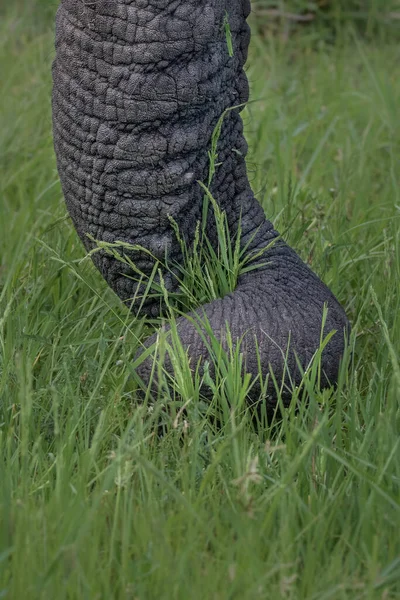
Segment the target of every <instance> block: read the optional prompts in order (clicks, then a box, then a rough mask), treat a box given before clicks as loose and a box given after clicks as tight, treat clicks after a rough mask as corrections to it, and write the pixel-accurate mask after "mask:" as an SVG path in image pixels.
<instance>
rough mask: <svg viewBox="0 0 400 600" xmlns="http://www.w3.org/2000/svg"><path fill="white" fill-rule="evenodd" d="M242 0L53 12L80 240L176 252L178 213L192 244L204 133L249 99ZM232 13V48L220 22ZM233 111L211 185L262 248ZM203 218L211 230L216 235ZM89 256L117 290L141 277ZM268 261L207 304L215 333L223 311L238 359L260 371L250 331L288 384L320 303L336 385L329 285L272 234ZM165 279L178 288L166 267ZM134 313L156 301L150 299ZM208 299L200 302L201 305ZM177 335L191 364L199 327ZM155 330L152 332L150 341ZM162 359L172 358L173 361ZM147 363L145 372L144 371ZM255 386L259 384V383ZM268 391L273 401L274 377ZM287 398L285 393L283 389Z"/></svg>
mask: <svg viewBox="0 0 400 600" xmlns="http://www.w3.org/2000/svg"><path fill="white" fill-rule="evenodd" d="M249 12H250V2H249V0H91V1H89V0H63V1H62V2H61V6H60V8H59V10H58V14H57V27H56V50H57V55H56V59H55V62H54V67H53V78H54V90H53V125H54V141H55V149H56V154H57V161H58V170H59V174H60V178H61V182H62V187H63V191H64V196H65V199H66V202H67V206H68V210H69V213H70V215H71V217H72V220H73V222H74V225H75V227H76V229H77V232H78V234H79V236H80V238H81V239H82V241H83V243H84V245H85V247H86V248H87V249H88V250H89V249H91V248H92V243H91V242H90V240H89V239H88V237H87V234H91V235H92V236H93V237H94V238H95V239H97V240H104V241H107V242H114V241H125V242H129V243H130V244H140V245H141V246H143V247H145V248H147V249H148V250H150V251H151V252H152V253H153V254H154V255H155V256H156V257H158V258H160V259H161V260H163V259H165V256H166V255H167V257H168V261H169V263H170V264H171V263H174V262H180V261H181V253H180V247H179V245H178V243H177V241H176V238H175V234H174V232H173V230H172V228H171V225H170V221H169V219H168V216H169V215H170V216H172V217H173V218H174V219H175V220H176V222H177V223H178V225H179V228H180V231H181V232H182V233H183V234H184V236H185V238H186V240H188V241H189V242H190V241H192V240H193V238H194V230H195V226H196V223H197V221H199V220H200V219H201V213H202V203H203V192H202V190H201V189H200V186H199V184H198V183H197V181H198V180H202V181H205V182H206V181H207V179H208V171H209V159H208V155H207V151H208V150H209V149H210V142H211V136H212V133H213V131H214V128H215V126H216V123H217V121H218V119H219V117H220V116H221V115H222V113H223V112H224V111H225V109H227V108H230V107H233V106H237V105H240V104H243V103H245V102H246V101H247V100H248V83H247V78H246V75H245V73H244V70H243V66H244V64H245V62H246V57H247V48H248V44H249V39H250V32H249V27H248V25H247V23H246V17H247V16H248V14H249ZM226 13H227V14H228V19H229V24H230V29H231V32H232V42H233V50H234V52H233V57H230V56H229V50H228V45H227V40H226V34H225V31H224V26H223V24H224V18H225V15H226ZM239 113H240V111H239V109H235V110H233V111H231V112H229V113H228V114H227V116H226V118H225V121H224V126H223V129H222V133H221V137H220V140H219V143H218V162H219V163H221V166H220V167H218V168H217V171H216V174H215V176H214V179H213V183H212V186H211V191H212V193H213V195H214V197H215V198H216V200H217V201H218V203H219V205H220V207H221V208H222V209H223V210H225V211H226V213H227V216H228V219H229V226H230V228H231V232H235V231H236V229H237V225H238V220H239V216H240V214H241V215H242V222H241V226H242V231H243V234H242V244H243V245H244V244H246V243H247V242H248V241H249V239H251V238H252V236H253V239H252V242H251V245H250V248H249V250H256V249H258V248H263V247H265V246H266V245H267V244H268V243H269V242H271V241H272V240H273V239H275V238H277V236H278V234H277V232H276V231H275V230H274V229H273V226H272V224H271V223H270V222H269V221H268V220H266V218H265V216H264V212H263V210H262V208H261V206H260V204H259V203H258V202H257V200H256V199H255V197H254V195H253V193H252V191H251V188H250V185H249V182H248V178H247V174H246V165H245V156H246V152H247V145H246V141H245V139H244V137H243V127H242V120H241V117H240V114H239ZM212 223H213V219H209V225H208V230H207V235H208V236H209V238H210V239H211V240H212V242H213V243H214V244H215V245H216V231H215V227H213V225H212ZM132 258H133V260H134V261H135V262H136V263H137V265H138V266H139V267H140V268H141V269H142V270H143V271H144V272H145V273H148V274H150V273H151V271H152V267H153V263H152V262H151V260H149V257H148V256H147V255H146V254H144V253H140V252H139V251H138V252H136V253H135V254H134V255H133V256H132ZM93 260H94V262H95V264H96V266H97V267H98V269H99V270H100V272H101V273H102V275H103V276H104V277H105V279H106V280H107V282H108V283H109V285H110V286H111V287H112V288H113V290H114V291H115V292H116V293H117V294H118V295H119V296H120V298H122V299H123V300H124V301H126V302H129V300H130V299H131V298H132V297H134V295H135V293H137V291H138V290H137V289H136V288H137V284H135V282H134V281H133V280H132V279H129V278H127V277H126V272H127V271H125V274H124V267H123V265H121V263H120V262H117V261H115V260H114V259H112V258H111V257H110V256H108V255H106V254H104V253H97V254H95V255H94V256H93ZM262 262H263V263H265V262H268V265H267V266H263V267H260V268H259V269H257V270H255V271H252V272H250V273H247V274H243V275H242V276H241V277H240V279H239V282H238V285H237V288H236V290H235V291H234V292H233V293H231V294H228V295H227V296H225V297H224V298H223V299H220V300H216V301H214V302H211V303H209V304H206V305H204V306H203V307H202V309H200V310H199V311H198V314H200V315H202V314H204V313H205V314H206V316H207V318H208V320H209V322H210V324H211V325H212V328H213V331H214V333H215V334H217V336H219V337H220V338H221V339H223V337H224V331H225V329H226V328H225V323H226V322H228V324H229V326H230V330H231V333H232V338H233V339H234V340H237V339H240V338H242V337H243V342H242V346H241V348H242V350H243V351H244V358H245V363H246V369H247V371H248V372H250V373H252V374H253V375H257V374H258V363H257V357H256V354H257V353H256V351H255V347H256V344H255V340H257V345H258V352H259V354H260V356H261V364H262V368H263V373H264V375H266V374H267V373H268V372H269V371H270V369H272V370H273V372H274V374H275V377H276V378H277V381H278V383H281V382H282V378H283V365H284V355H285V354H286V351H287V346H288V340H289V336H290V348H289V352H288V356H287V360H288V367H289V371H290V372H291V375H292V378H293V380H294V382H298V381H299V377H300V373H299V370H298V368H297V366H296V358H295V354H296V355H297V357H298V359H299V361H300V363H301V365H302V367H303V368H305V367H306V366H307V365H308V363H309V361H310V359H311V358H312V356H313V354H314V353H315V351H316V349H317V348H318V346H319V343H320V336H321V319H322V312H323V306H324V303H326V304H327V306H328V308H329V312H328V318H327V321H326V327H325V332H324V333H325V334H327V333H328V332H330V331H331V330H335V331H336V333H335V335H334V336H333V338H332V340H331V341H330V343H329V344H328V346H327V348H326V350H325V351H324V355H323V365H322V366H323V371H324V379H323V382H322V383H323V384H324V385H325V384H327V383H328V382H331V383H334V382H335V381H336V379H337V376H338V368H339V362H340V358H341V356H342V354H343V349H344V338H345V336H344V331H345V330H346V329H347V327H348V322H347V319H346V316H345V314H344V312H343V310H342V308H341V306H340V305H339V304H338V302H337V300H336V299H335V298H334V296H333V295H332V293H331V292H330V291H329V290H328V288H327V287H326V286H325V285H324V284H323V283H322V282H321V281H320V280H319V279H318V278H317V277H316V275H314V273H312V271H311V270H310V269H309V268H308V267H307V266H306V265H305V264H304V263H303V262H302V261H301V259H300V258H299V257H298V256H297V254H296V253H295V252H294V251H293V250H292V249H291V248H289V247H288V246H287V245H286V244H285V243H284V242H283V241H281V240H280V239H278V240H277V241H276V243H275V244H273V246H272V247H271V248H270V250H268V252H267V254H266V256H264V257H263V258H262ZM164 277H165V280H166V285H167V287H168V289H169V290H171V291H173V290H174V289H176V287H177V283H176V281H175V280H174V277H173V276H172V275H171V274H170V273H165V274H164ZM142 311H143V312H144V313H145V314H147V315H149V316H152V317H154V316H157V315H158V314H159V312H160V301H159V300H158V301H155V300H148V301H147V303H146V304H145V305H144V307H143V309H142ZM203 311H204V312H203ZM179 334H180V338H181V340H182V341H183V343H184V345H185V346H186V347H188V348H189V353H190V356H191V359H192V364H193V365H195V364H196V363H197V361H198V359H199V358H201V357H202V358H206V357H207V350H206V347H205V344H204V342H203V341H202V338H201V336H200V335H199V333H198V331H197V329H196V328H195V327H194V326H193V324H191V323H190V322H189V321H188V320H187V319H186V318H185V317H182V318H181V319H180V320H179ZM150 341H152V340H150ZM167 365H169V368H171V365H170V363H169V361H168V359H167ZM150 366H151V365H150V361H147V362H145V363H144V364H143V365H142V367H141V369H140V375H141V376H142V377H143V378H144V380H146V379H147V378H148V377H149V369H150ZM254 390H255V392H254V393H256V392H257V388H254ZM268 391H269V394H268V396H267V398H266V402H267V407H268V408H269V409H270V408H271V407H273V405H274V402H275V401H276V400H275V393H274V389H273V385H272V383H271V385H270V387H269V390H268ZM285 398H286V399H287V400H289V399H290V391H289V390H288V391H287V392H286V394H285Z"/></svg>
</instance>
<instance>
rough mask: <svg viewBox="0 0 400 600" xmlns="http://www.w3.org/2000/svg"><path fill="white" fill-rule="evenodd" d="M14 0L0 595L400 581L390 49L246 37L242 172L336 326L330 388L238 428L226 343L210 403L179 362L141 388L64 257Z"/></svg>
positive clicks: (89, 286) (283, 589) (300, 593)
mask: <svg viewBox="0 0 400 600" xmlns="http://www.w3.org/2000/svg"><path fill="white" fill-rule="evenodd" d="M13 6H14V5H13ZM13 6H10V8H9V9H7V10H6V15H5V18H3V19H2V20H1V21H0V40H1V41H0V44H1V45H0V72H1V74H2V76H1V94H0V119H1V122H0V153H1V159H0V160H1V163H0V166H1V179H0V186H1V202H0V452H1V460H0V482H1V483H0V597H1V598H11V599H13V600H14V599H18V600H19V599H20V598H32V599H34V598H41V599H42V598H43V599H44V598H45V599H47V598H49V599H54V598H57V600H58V599H63V598H68V599H70V598H74V599H75V598H76V599H80V598H88V599H90V600H92V599H95V598H124V599H125V598H132V599H141V600H142V599H147V598H178V599H181V598H182V599H185V600H186V599H188V598H190V599H192V598H193V599H196V598H199V599H200V598H201V599H204V598H207V599H208V598H210V599H216V600H217V599H218V600H219V599H225V598H248V599H249V600H250V599H251V600H252V599H255V598H262V599H266V598H282V599H289V600H298V599H303V598H305V599H310V600H311V599H315V600H325V599H333V600H341V599H347V598H348V599H351V600H353V599H365V600H367V599H368V600H370V599H374V600H375V599H382V600H388V599H392V598H393V599H395V598H398V597H399V594H400V541H399V535H398V530H399V525H400V486H399V483H400V442H399V425H400V411H399V398H400V364H399V354H400V320H399V313H400V310H399V309H400V306H399V304H400V300H399V299H400V289H399V281H400V191H399V190H400V188H399V180H398V178H399V169H398V165H399V161H400V129H399V128H400V125H399V119H398V106H399V101H400V69H399V64H400V61H399V58H400V50H399V47H398V45H396V44H394V43H392V42H390V36H388V39H385V36H384V35H380V36H377V38H376V40H375V41H374V40H369V39H364V40H361V41H360V40H359V39H358V38H357V37H355V36H353V35H352V34H351V33H346V34H343V37H342V38H341V39H340V43H337V44H334V45H329V46H327V45H325V44H324V43H322V42H321V44H320V45H319V50H318V52H316V51H315V45H314V41H315V39H314V37H315V34H314V33H313V34H311V33H309V31H308V30H304V33H301V34H298V35H296V37H295V38H294V40H293V42H292V43H290V42H289V43H287V42H285V41H284V40H282V39H281V38H280V37H277V38H275V37H268V36H267V37H263V38H261V37H259V38H254V39H253V45H252V52H251V54H250V60H249V69H248V75H249V79H250V82H251V86H252V98H253V99H254V100H256V101H255V102H253V103H252V104H250V105H249V106H248V108H247V109H246V114H245V122H246V129H247V134H248V138H249V143H250V148H251V154H250V156H249V170H250V177H251V180H252V184H253V188H254V190H255V191H256V192H257V195H258V197H259V198H260V201H262V202H263V205H264V206H265V209H266V212H267V214H268V216H271V217H273V218H274V221H275V223H276V225H277V226H278V228H279V229H280V231H281V232H282V233H283V234H284V237H285V238H286V239H287V240H288V241H289V242H290V243H291V244H292V245H294V246H295V247H296V248H297V249H298V250H299V252H300V254H301V256H302V257H303V258H304V260H306V261H307V262H309V263H310V264H311V265H312V267H313V268H314V269H315V270H316V271H317V272H318V273H319V274H320V275H321V276H322V277H323V279H324V281H326V282H327V283H328V284H329V286H330V287H331V288H332V290H333V291H334V292H335V294H336V295H337V296H338V298H339V299H340V301H341V302H342V303H343V305H344V306H345V308H346V310H347V312H348V315H349V317H350V319H351V321H352V324H353V338H352V342H351V350H352V355H351V359H349V360H350V363H351V364H350V369H349V371H348V372H347V371H346V370H345V369H344V370H343V373H342V376H341V379H340V385H339V389H338V390H337V391H336V392H333V391H331V390H327V391H325V392H323V393H321V392H318V391H315V389H314V387H313V385H312V377H311V379H310V380H308V379H306V380H305V383H304V385H305V388H306V389H305V391H306V392H307V393H308V396H309V404H308V406H307V408H306V406H305V405H303V407H302V409H301V410H300V412H299V413H298V414H295V413H294V411H293V410H288V411H287V412H286V413H285V414H284V417H283V421H282V423H280V424H275V425H272V426H269V427H266V426H264V427H260V426H259V427H256V426H255V425H254V422H253V421H252V420H251V415H249V414H248V412H246V410H245V409H244V396H243V390H244V389H245V386H246V381H241V380H240V377H239V376H238V369H237V368H236V369H235V364H236V363H240V356H236V357H235V356H234V357H233V358H232V361H231V363H230V364H229V365H228V367H227V371H226V372H225V374H224V373H222V376H221V384H220V386H219V387H218V388H217V389H216V390H215V393H214V397H213V399H212V401H211V403H210V404H209V405H207V404H206V403H205V402H204V399H203V398H202V397H201V394H200V393H199V378H197V379H195V381H194V383H191V382H189V380H188V377H187V372H186V371H185V369H184V368H183V369H182V376H181V377H180V381H178V382H177V385H176V387H177V389H178V390H179V391H180V392H181V394H182V396H183V398H180V397H179V396H178V395H174V392H173V391H172V392H171V391H169V392H166V395H165V398H164V401H163V399H160V402H159V403H158V404H156V405H155V406H153V405H151V404H150V403H149V402H148V401H147V399H146V400H145V402H144V403H143V404H139V403H138V400H137V384H136V381H135V379H134V377H132V375H133V374H134V373H133V366H134V357H135V355H136V352H137V348H138V347H139V344H140V342H141V341H142V340H143V335H144V331H145V330H144V324H143V323H142V322H139V321H135V319H134V317H133V316H132V315H130V314H129V313H128V312H127V311H126V310H125V309H124V308H123V306H122V305H121V303H120V301H119V300H118V299H117V298H116V297H115V296H114V295H113V294H112V293H111V292H110V291H109V290H108V289H107V287H106V285H105V284H104V282H102V280H101V279H100V276H99V275H98V273H97V272H96V271H95V269H94V268H93V267H92V265H91V262H90V259H85V258H83V257H84V253H83V249H82V246H81V244H80V242H79V241H78V239H77V235H76V233H75V232H74V230H73V228H72V225H71V223H70V221H69V219H68V218H66V211H65V207H64V204H63V201H62V195H61V190H60V186H59V183H58V179H57V173H56V168H55V159H54V155H53V150H52V139H51V111H50V86H51V81H50V66H51V60H52V56H53V49H52V31H51V29H50V27H51V22H50V24H49V21H46V22H42V20H41V18H40V17H39V16H38V14H37V13H35V14H34V15H33V13H31V12H29V10H30V8H29V5H28V4H27V5H26V6H27V9H26V10H27V11H28V12H27V13H26V14H25V13H24V12H22V11H17V8H15V7H14V8H13ZM33 16H34V18H33ZM310 40H311V41H310ZM313 48H314V49H313ZM82 259H83V260H82ZM178 358H179V357H178ZM180 358H181V359H182V363H184V356H183V357H182V356H181V357H180ZM235 361H236V362H235ZM178 379H179V377H178ZM298 393H299V396H300V397H301V395H302V393H303V391H302V390H300V391H299V392H298ZM168 394H169V396H168ZM232 399H233V400H234V402H235V407H236V410H233V411H232V410H230V409H229V406H228V401H229V400H230V401H232ZM183 406H185V410H182V407H183ZM215 415H216V416H217V418H218V420H219V427H217V426H216V425H215V418H214V417H215ZM160 422H161V423H162V427H163V431H164V435H163V436H162V437H159V436H158V432H159V430H160Z"/></svg>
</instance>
